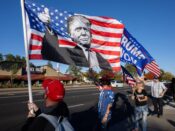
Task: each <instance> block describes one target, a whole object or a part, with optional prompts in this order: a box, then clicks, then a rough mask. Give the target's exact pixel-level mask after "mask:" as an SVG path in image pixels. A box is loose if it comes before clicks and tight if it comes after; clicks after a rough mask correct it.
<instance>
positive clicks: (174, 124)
mask: <svg viewBox="0 0 175 131" xmlns="http://www.w3.org/2000/svg"><path fill="white" fill-rule="evenodd" d="M167 121H168V122H169V123H170V124H171V125H172V126H174V127H175V121H172V120H167Z"/></svg>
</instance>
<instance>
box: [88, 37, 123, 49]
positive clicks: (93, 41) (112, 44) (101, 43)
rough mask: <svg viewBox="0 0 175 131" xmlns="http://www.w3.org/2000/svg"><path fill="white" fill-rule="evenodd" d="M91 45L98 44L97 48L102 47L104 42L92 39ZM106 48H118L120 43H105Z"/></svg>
mask: <svg viewBox="0 0 175 131" xmlns="http://www.w3.org/2000/svg"><path fill="white" fill-rule="evenodd" d="M91 42H92V43H95V44H98V45H99V46H101V45H104V41H100V40H95V39H92V41H91ZM105 45H106V46H113V47H116V46H117V47H120V42H105Z"/></svg>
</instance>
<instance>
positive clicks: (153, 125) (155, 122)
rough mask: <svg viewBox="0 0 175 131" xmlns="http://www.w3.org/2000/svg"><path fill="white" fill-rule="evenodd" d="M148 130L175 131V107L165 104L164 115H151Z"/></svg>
mask: <svg viewBox="0 0 175 131" xmlns="http://www.w3.org/2000/svg"><path fill="white" fill-rule="evenodd" d="M174 104H175V103H174ZM148 131H175V108H174V107H172V106H170V105H165V106H164V115H163V116H162V117H160V118H158V117H157V116H149V117H148Z"/></svg>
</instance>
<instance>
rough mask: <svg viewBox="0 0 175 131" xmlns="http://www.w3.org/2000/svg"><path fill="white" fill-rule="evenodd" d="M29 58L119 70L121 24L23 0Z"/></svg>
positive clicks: (114, 20)
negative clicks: (26, 22) (26, 21)
mask: <svg viewBox="0 0 175 131" xmlns="http://www.w3.org/2000/svg"><path fill="white" fill-rule="evenodd" d="M25 11H26V16H27V17H26V18H27V20H28V26H27V27H28V28H27V34H28V43H29V46H28V47H29V58H30V59H45V60H52V61H56V62H60V63H64V64H72V65H77V66H84V67H94V66H98V67H100V68H102V69H109V70H113V71H119V70H120V42H121V38H122V34H123V29H124V25H123V24H122V23H120V22H119V21H118V20H116V19H113V18H110V17H99V16H88V15H83V14H76V13H72V12H68V11H61V10H58V9H54V8H49V7H47V6H45V5H42V4H41V5H39V4H36V3H33V2H30V1H25Z"/></svg>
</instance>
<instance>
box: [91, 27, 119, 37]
mask: <svg viewBox="0 0 175 131" xmlns="http://www.w3.org/2000/svg"><path fill="white" fill-rule="evenodd" d="M91 33H93V34H94V35H98V34H100V35H101V36H105V37H116V38H121V37H122V34H117V33H110V32H103V31H97V30H93V29H91Z"/></svg>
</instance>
